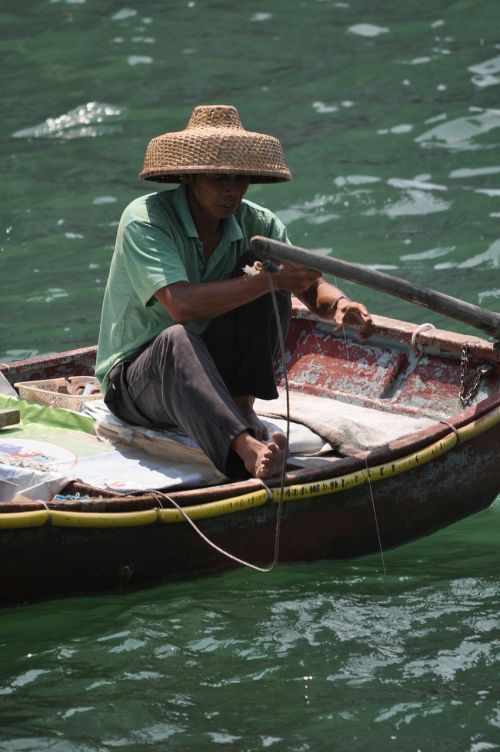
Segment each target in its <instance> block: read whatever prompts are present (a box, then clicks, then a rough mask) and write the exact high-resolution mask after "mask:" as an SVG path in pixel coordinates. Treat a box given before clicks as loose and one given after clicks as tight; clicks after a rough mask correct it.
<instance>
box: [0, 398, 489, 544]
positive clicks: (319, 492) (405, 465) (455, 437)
mask: <svg viewBox="0 0 500 752" xmlns="http://www.w3.org/2000/svg"><path fill="white" fill-rule="evenodd" d="M499 423H500V406H499V407H497V408H495V409H494V410H492V411H491V412H490V413H488V414H487V415H485V416H483V417H482V418H479V419H478V420H475V421H472V422H471V423H468V424H467V425H465V426H463V427H462V428H458V429H457V430H456V433H455V431H452V432H451V433H450V434H448V435H447V436H445V437H444V438H443V439H440V440H439V441H436V442H434V443H433V444H430V445H429V446H426V447H424V448H423V449H421V450H419V451H417V452H413V453H412V454H409V455H406V456H405V457H401V458H399V459H398V460H394V461H393V462H387V463H384V464H381V465H376V466H375V467H370V468H369V469H360V470H357V471H356V472H354V473H347V474H346V475H341V476H339V477H337V478H331V479H327V480H322V481H317V482H314V483H303V484H299V485H293V486H286V488H285V489H284V499H285V501H300V500H301V499H311V498H314V497H318V496H325V495H327V494H332V493H337V492H339V491H346V490H348V489H350V488H356V487H357V486H362V485H364V484H365V483H368V481H369V482H370V483H376V482H377V481H380V480H386V479H387V478H390V477H392V476H395V475H400V474H401V473H406V472H408V471H410V470H413V469H414V468H416V467H419V466H421V465H425V464H427V463H428V462H432V461H433V460H435V459H437V457H440V456H442V455H444V454H446V453H447V452H449V451H450V449H452V448H453V447H454V446H456V444H457V443H458V442H460V443H464V442H466V441H470V440H471V439H473V438H475V437H476V436H479V435H480V434H481V433H484V431H488V430H490V429H491V428H493V427H494V426H496V425H497V424H499ZM271 494H272V501H273V502H275V503H277V502H278V501H279V499H280V498H281V490H280V489H279V488H275V489H272V491H271ZM161 498H164V499H165V504H167V503H168V496H167V495H164V494H161ZM268 500H269V494H268V491H267V490H266V489H262V490H259V491H255V492H252V493H250V494H245V495H243V496H236V497H232V498H229V499H223V500H221V501H213V502H210V503H208V504H196V505H195V506H191V507H183V510H184V512H185V513H186V514H187V515H188V516H189V517H190V519H192V520H199V519H208V518H210V517H219V516H221V515H225V514H233V513H235V512H241V511H243V510H247V509H252V508H254V507H258V506H262V505H263V504H265V503H266V502H267V501H268ZM156 522H162V523H167V524H171V523H179V522H185V519H184V517H183V515H182V514H181V512H179V511H178V510H177V509H165V508H163V506H162V507H161V508H155V509H145V510H140V511H137V512H65V511H60V510H48V509H42V510H35V511H30V512H8V513H5V514H0V529H15V528H27V527H40V526H42V525H45V524H51V525H54V526H57V527H82V528H110V527H116V528H119V527H140V526H144V525H152V524H154V523H156Z"/></svg>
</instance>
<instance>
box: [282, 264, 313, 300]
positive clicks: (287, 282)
mask: <svg viewBox="0 0 500 752" xmlns="http://www.w3.org/2000/svg"><path fill="white" fill-rule="evenodd" d="M320 277H321V274H320V273H319V272H315V271H314V270H313V269H306V268H305V267H304V266H297V265H296V264H292V263H290V262H289V261H283V262H281V264H280V270H279V271H278V272H275V273H274V274H272V282H273V286H274V288H275V290H287V291H288V292H292V293H293V294H294V295H296V296H297V297H299V298H300V297H301V293H303V292H305V290H308V289H309V288H310V287H312V286H313V285H316V284H317V282H318V280H319V279H320Z"/></svg>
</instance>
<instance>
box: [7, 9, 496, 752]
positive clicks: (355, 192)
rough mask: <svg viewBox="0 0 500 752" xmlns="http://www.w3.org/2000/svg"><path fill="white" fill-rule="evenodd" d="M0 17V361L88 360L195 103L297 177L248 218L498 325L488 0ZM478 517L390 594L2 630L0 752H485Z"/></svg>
mask: <svg viewBox="0 0 500 752" xmlns="http://www.w3.org/2000/svg"><path fill="white" fill-rule="evenodd" d="M0 23H1V28H2V34H1V39H0V49H1V52H2V66H1V67H0V82H1V91H2V125H1V131H2V139H1V142H0V156H1V158H2V160H1V164H2V173H3V180H2V181H1V183H0V200H1V206H2V213H1V217H2V221H1V224H0V280H1V299H0V361H3V362H4V361H8V360H12V359H13V358H16V357H22V356H27V355H31V354H37V353H46V352H51V351H54V350H61V349H66V348H70V347H77V346H82V345H88V344H93V343H95V341H96V338H97V331H98V321H99V313H100V305H101V299H102V294H103V289H104V284H105V280H106V275H107V269H108V265H109V261H110V257H111V252H112V246H113V241H114V233H115V230H116V223H117V220H118V218H119V215H120V212H121V210H122V208H123V207H124V205H125V204H126V203H127V202H128V201H129V200H130V199H132V198H133V197H134V196H136V195H138V194H139V193H140V192H144V191H145V190H147V189H149V188H150V187H151V186H147V185H146V186H145V185H144V184H141V183H140V182H139V180H138V178H137V175H138V172H139V170H140V168H141V165H142V158H143V154H144V149H145V146H146V144H147V141H148V140H149V138H150V137H152V136H153V135H157V134H158V133H161V132H164V131H166V130H176V129H180V128H183V127H184V126H185V124H186V122H187V118H188V116H189V113H190V111H191V109H192V107H193V106H194V105H196V104H202V103H227V104H235V105H236V106H237V107H238V108H239V110H240V114H241V117H242V120H243V123H244V125H245V126H246V127H247V128H249V129H254V130H263V131H267V132H270V133H273V134H274V135H277V136H278V137H279V138H280V139H281V141H282V143H283V146H284V149H285V153H286V156H287V159H288V162H289V164H290V167H291V169H292V171H293V174H294V180H293V182H292V183H290V184H286V185H275V186H254V187H253V188H252V189H251V191H250V193H249V197H250V198H251V199H253V200H255V201H257V202H261V203H265V204H267V205H268V206H270V207H271V208H272V209H274V210H275V211H276V212H278V213H279V215H280V216H281V217H282V218H283V219H284V220H285V221H286V223H287V224H288V227H289V232H290V236H291V238H292V240H293V241H294V242H295V243H297V244H299V245H303V246H305V247H309V248H313V249H316V250H322V251H323V252H325V253H330V254H334V255H338V256H340V257H342V258H345V259H347V260H351V261H357V262H362V263H365V264H370V265H372V266H373V267H374V268H377V269H381V270H385V271H388V272H389V273H393V274H395V275H397V276H400V277H404V278H406V279H409V280H411V281H413V282H416V283H418V284H422V285H427V286H429V287H433V288H435V289H437V290H441V291H443V292H447V293H449V294H451V295H454V296H456V297H459V298H462V299H464V300H467V301H469V302H472V303H476V304H479V305H482V306H484V307H486V308H490V309H491V310H497V311H498V310H500V270H499V267H500V202H499V199H500V156H499V155H500V151H499V146H500V100H499V93H500V32H499V29H500V3H499V2H498V0H474V1H473V0H456V1H453V0H432V2H431V0H419V2H416V0H400V2H395V1H394V2H390V0H384V1H382V0H371V2H370V1H369V0H346V1H345V2H343V1H342V2H333V1H332V0H323V1H321V0H304V1H303V2H301V1H300V0H297V1H295V0H293V1H292V0H267V1H266V2H264V0H256V1H255V2H252V3H241V2H236V1H235V0H232V1H230V0H205V1H202V0H183V1H182V2H180V1H179V2H177V1H174V0H163V1H161V0H148V1H147V2H139V1H137V2H131V3H130V4H129V3H123V4H122V3H119V2H117V1H116V0H114V1H113V2H111V0H59V1H57V0H55V1H50V0H39V1H38V2H28V0H17V2H14V0H4V1H3V3H2V5H1V8H0ZM339 282H340V281H339ZM343 286H344V288H345V289H346V291H347V292H349V294H351V295H352V296H355V297H357V298H358V299H362V300H364V301H365V302H366V303H367V305H368V306H369V307H370V309H371V310H373V311H374V312H376V313H379V314H383V315H389V316H395V317H400V318H405V319H410V320H412V321H416V322H424V321H430V322H432V323H434V324H435V325H440V326H445V327H446V328H452V329H455V330H457V331H463V332H466V333H467V332H468V331H469V330H468V329H467V328H466V327H465V326H463V325H462V324H459V323H455V322H453V321H449V320H447V319H444V318H442V317H440V316H437V315H436V314H433V313H431V312H429V311H426V310H424V309H420V308H416V307H414V306H412V305H411V304H410V303H406V302H403V301H400V300H398V299H397V298H391V297H384V296H381V295H380V294H378V293H376V292H374V291H369V290H363V289H360V288H356V287H355V286H354V285H351V284H349V283H345V284H343ZM466 471H467V469H466V468H464V472H466ZM499 523H500V501H499V500H497V502H496V503H495V505H494V506H493V507H492V508H490V509H489V510H488V511H486V512H483V513H481V514H479V515H477V516H476V517H474V518H470V519H469V520H466V521H464V522H462V523H460V524H459V525H456V526H454V527H453V528H450V529H448V530H446V531H443V532H441V533H439V534H437V535H435V536H433V537H431V538H429V539H427V540H425V541H420V542H417V543H415V544H412V545H410V546H406V547H404V548H401V549H399V550H398V551H394V552H390V553H387V554H386V557H385V568H386V573H385V574H384V568H383V564H382V561H381V559H380V557H373V558H370V559H364V560H361V561H357V562H351V563H335V562H334V563H319V564H316V565H307V566H293V567H279V568H278V569H277V570H275V571H274V572H273V573H271V574H270V575H264V576H261V575H256V574H251V573H249V572H246V571H235V572H233V573H231V574H228V575H225V576H222V577H218V578H213V579H207V580H204V581H202V582H192V583H180V584H174V585H169V586H165V587H162V588H157V589H153V590H148V591H144V592H141V593H135V594H128V595H123V596H119V597H116V596H112V597H103V598H95V599H86V598H85V599H69V600H64V601H56V602H50V603H45V604H39V605H35V606H29V607H23V608H16V609H12V610H10V609H9V610H5V611H2V612H1V613H0V749H1V750H8V752H19V751H23V752H24V751H25V750H44V749H47V750H48V749H50V750H51V751H52V750H55V751H56V752H66V750H75V752H76V751H78V752H80V751H83V752H87V750H92V751H94V750H96V751H97V750H99V751H101V750H113V749H123V750H146V749H158V750H163V749H172V750H175V749H178V750H191V749H200V750H205V749H209V748H221V749H227V750H238V751H240V750H242V751H243V750H244V751H245V752H246V751H247V750H261V749H272V750H277V751H278V750H279V751H280V752H281V751H282V750H286V752H289V751H291V752H306V751H307V752H308V751H309V750H311V751H314V752H315V751H316V750H328V751H329V750H342V751H344V750H346V751H348V752H351V751H353V750H354V751H355V752H356V751H357V750H370V751H371V750H374V751H375V752H379V750H380V752H382V751H383V752H385V750H395V751H397V752H400V751H401V750H402V751H404V752H406V750H408V751H410V750H411V751H412V752H417V750H422V752H427V751H428V750H432V751H433V752H435V751H436V750H446V751H449V752H462V751H464V752H486V751H487V750H494V749H500V679H499V670H498V669H499V665H500V658H499V654H500V650H499V646H500V622H499V617H498V612H499V606H500V575H499V570H500V556H499V553H498V548H499V547H498V540H499V528H500V524H499Z"/></svg>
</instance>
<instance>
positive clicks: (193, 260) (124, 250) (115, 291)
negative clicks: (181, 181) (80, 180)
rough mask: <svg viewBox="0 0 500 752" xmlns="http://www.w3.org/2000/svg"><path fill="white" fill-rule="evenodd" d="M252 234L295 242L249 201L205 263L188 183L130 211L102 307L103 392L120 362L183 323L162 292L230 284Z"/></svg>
mask: <svg viewBox="0 0 500 752" xmlns="http://www.w3.org/2000/svg"><path fill="white" fill-rule="evenodd" d="M253 235H264V236H266V237H271V238H274V239H276V240H281V241H283V242H288V239H287V234H286V229H285V226H284V225H283V223H282V222H281V221H280V220H279V219H278V218H277V217H276V216H275V215H274V214H273V213H272V212H270V211H269V210H268V209H265V208H264V207H262V206H258V205H257V204H254V203H252V202H251V201H247V200H243V201H242V203H241V205H240V207H239V208H238V210H237V212H236V213H235V214H234V215H233V216H231V217H229V218H228V219H225V220H224V222H223V232H222V238H221V241H220V243H219V245H218V246H217V248H216V249H215V251H214V252H213V253H212V255H211V256H210V258H209V259H205V256H204V255H203V244H202V242H201V241H200V239H199V237H198V233H197V231H196V227H195V224H194V222H193V218H192V216H191V212H190V210H189V205H188V201H187V196H186V190H185V187H184V186H183V185H180V186H179V187H178V188H176V189H174V190H166V191H160V192H158V193H150V194H148V195H146V196H141V197H140V198H137V199H135V200H134V201H132V203H131V204H129V205H128V206H127V208H126V209H125V211H124V212H123V215H122V217H121V220H120V224H119V227H118V232H117V237H116V245H115V251H114V254H113V258H112V260H111V267H110V271H109V277H108V282H107V285H106V290H105V293H104V300H103V307H102V315H101V326H100V332H99V345H98V349H97V363H96V375H97V378H98V379H99V380H100V381H101V383H102V384H103V386H104V387H105V386H106V384H107V376H108V373H109V371H110V370H111V368H112V367H113V366H114V365H115V364H116V363H118V362H119V361H120V360H123V358H125V357H126V356H127V355H129V354H131V353H133V352H135V351H136V350H137V349H138V348H139V347H141V346H142V345H144V344H145V343H146V342H149V341H150V340H152V339H154V337H156V336H157V335H158V334H159V333H160V332H161V331H163V330H164V329H166V328H167V327H169V326H172V325H173V324H175V323H176V322H175V321H174V320H173V319H172V318H171V317H170V316H169V315H168V313H167V311H166V310H165V308H164V307H163V306H162V305H161V303H160V302H159V301H158V300H157V299H156V298H155V293H156V292H157V291H158V290H159V289H160V288H161V287H165V285H172V284H174V283H175V282H213V281H217V280H223V279H228V278H229V277H231V275H232V274H233V272H234V269H235V267H236V264H237V261H238V258H239V257H240V256H241V255H242V254H243V253H244V252H245V251H247V250H248V249H249V248H250V238H251V237H252V236H253ZM208 324H209V320H208V319H203V320H197V321H192V322H190V323H189V324H187V326H188V328H189V329H191V330H193V331H194V332H196V333H198V334H201V333H202V332H203V331H204V330H205V328H206V327H207V326H208Z"/></svg>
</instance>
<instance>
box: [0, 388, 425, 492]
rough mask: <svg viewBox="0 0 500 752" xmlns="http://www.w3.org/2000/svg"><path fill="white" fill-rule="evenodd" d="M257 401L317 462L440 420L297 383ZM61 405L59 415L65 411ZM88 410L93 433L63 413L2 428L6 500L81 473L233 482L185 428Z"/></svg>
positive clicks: (184, 482)
mask: <svg viewBox="0 0 500 752" xmlns="http://www.w3.org/2000/svg"><path fill="white" fill-rule="evenodd" d="M20 402H22V401H20ZM255 408H256V412H257V414H258V415H259V416H260V417H261V419H262V420H263V422H264V423H266V425H267V426H268V429H269V431H270V433H272V432H273V431H277V430H278V431H281V432H283V433H285V434H286V433H287V431H288V432H289V466H290V467H291V468H293V467H295V468H301V467H307V468H308V469H310V470H314V469H324V468H325V467H328V466H330V465H331V464H332V463H336V462H338V461H339V459H341V458H343V457H346V456H350V455H352V454H356V453H359V452H363V451H370V450H371V449H374V448H376V447H379V446H382V445H386V444H390V443H391V442H393V441H396V440H398V439H400V438H402V437H404V436H407V435H410V434H413V433H415V432H417V431H420V430H422V429H424V428H427V427H428V426H430V425H433V424H434V423H435V419H432V418H426V417H415V416H407V415H401V414H396V413H392V412H384V411H382V410H377V409H373V408H366V407H362V406H359V405H352V404H348V403H345V402H342V401H340V400H332V399H330V398H326V397H325V398H322V397H318V396H315V395H308V394H304V393H298V392H295V391H294V393H293V394H291V395H290V399H289V401H288V403H287V400H286V395H285V394H283V393H280V395H279V397H278V399H277V400H272V401H269V402H267V401H266V402H265V401H262V400H257V401H256V404H255ZM51 409H52V408H51ZM54 411H55V412H54V415H55V413H60V412H61V410H60V409H56V408H54ZM62 412H63V413H66V414H67V413H68V412H69V411H67V410H63V411H62ZM83 413H84V415H86V416H87V417H90V418H91V419H92V423H93V433H83V432H78V431H75V430H72V431H71V430H70V429H68V428H61V426H60V424H58V422H57V420H56V419H54V424H53V425H47V424H46V423H45V424H44V425H38V424H37V423H36V422H30V421H29V420H23V422H22V424H21V425H20V426H17V427H10V428H8V429H3V430H2V434H1V435H0V481H1V482H0V500H3V501H8V500H10V499H11V498H14V496H15V495H16V494H22V495H23V496H24V497H26V498H31V499H42V500H45V501H49V500H51V499H52V498H53V496H54V494H58V493H59V491H60V490H61V489H63V488H65V487H66V486H68V484H70V483H71V482H75V481H76V482H80V483H82V484H85V485H87V486H89V487H92V488H95V489H96V490H97V489H101V490H102V491H103V492H107V493H109V492H113V493H116V494H131V493H144V492H148V491H153V490H159V489H161V490H167V489H175V490H180V489H183V488H193V487H203V486H210V485H214V484H221V483H226V482H227V478H225V476H223V475H222V474H221V473H220V472H219V471H218V470H217V469H216V468H215V467H214V465H213V464H212V463H211V461H210V460H209V459H208V457H207V456H206V455H205V454H204V453H203V452H202V451H201V449H200V448H199V447H198V446H197V445H196V443H195V442H193V441H192V440H191V439H189V438H188V437H187V436H185V435H184V434H181V433H179V432H176V431H156V430H151V429H148V428H142V427H139V426H132V425H130V424H127V423H125V422H124V421H121V420H120V419H118V418H116V417H115V416H114V415H112V414H111V413H110V412H109V410H108V408H107V407H106V406H105V404H104V402H103V401H102V400H92V401H89V402H87V403H85V406H84V410H83Z"/></svg>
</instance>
